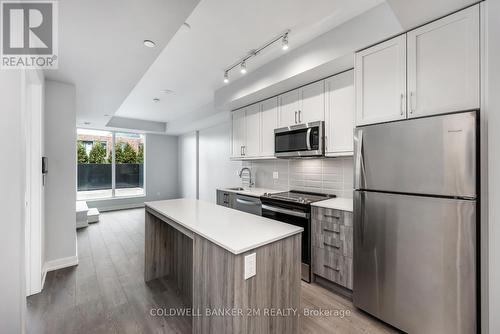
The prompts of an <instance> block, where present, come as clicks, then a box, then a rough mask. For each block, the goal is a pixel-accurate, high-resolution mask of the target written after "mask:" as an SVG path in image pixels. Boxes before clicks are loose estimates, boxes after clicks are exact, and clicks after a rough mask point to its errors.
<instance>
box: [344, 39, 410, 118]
mask: <svg viewBox="0 0 500 334" xmlns="http://www.w3.org/2000/svg"><path fill="white" fill-rule="evenodd" d="M354 71H355V89H356V125H365V124H373V123H381V122H387V121H393V120H398V119H404V118H406V102H405V97H406V35H401V36H398V37H395V38H393V39H390V40H388V41H385V42H383V43H380V44H377V45H375V46H372V47H371V48H368V49H366V50H363V51H360V52H358V53H356V56H355V65H354Z"/></svg>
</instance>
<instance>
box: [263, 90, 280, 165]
mask: <svg viewBox="0 0 500 334" xmlns="http://www.w3.org/2000/svg"><path fill="white" fill-rule="evenodd" d="M261 113H262V114H261V124H260V128H261V130H262V133H261V151H260V156H262V157H273V156H274V129H276V128H278V98H276V97H273V98H271V99H268V100H265V101H263V102H262V103H261Z"/></svg>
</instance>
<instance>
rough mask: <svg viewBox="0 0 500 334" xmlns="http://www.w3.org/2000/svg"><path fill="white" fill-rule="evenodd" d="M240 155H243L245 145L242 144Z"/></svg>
mask: <svg viewBox="0 0 500 334" xmlns="http://www.w3.org/2000/svg"><path fill="white" fill-rule="evenodd" d="M240 155H243V145H242V146H240Z"/></svg>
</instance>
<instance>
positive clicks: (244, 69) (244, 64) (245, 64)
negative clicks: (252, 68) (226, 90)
mask: <svg viewBox="0 0 500 334" xmlns="http://www.w3.org/2000/svg"><path fill="white" fill-rule="evenodd" d="M240 72H241V74H245V73H247V62H246V61H245V60H243V61H242V62H241V69H240Z"/></svg>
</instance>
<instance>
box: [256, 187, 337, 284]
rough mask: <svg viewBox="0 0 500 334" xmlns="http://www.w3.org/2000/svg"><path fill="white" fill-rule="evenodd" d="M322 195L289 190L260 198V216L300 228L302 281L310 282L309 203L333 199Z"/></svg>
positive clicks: (330, 195)
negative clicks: (301, 230) (302, 230)
mask: <svg viewBox="0 0 500 334" xmlns="http://www.w3.org/2000/svg"><path fill="white" fill-rule="evenodd" d="M334 197H336V196H335V195H332V194H322V193H313V192H305V191H298V190H290V191H285V192H281V193H275V194H270V193H266V194H264V195H263V196H261V197H260V200H261V202H262V216H263V217H266V218H270V219H275V220H278V221H281V222H283V223H287V224H291V225H295V226H300V227H302V228H303V229H304V232H302V280H304V281H306V282H311V203H313V202H318V201H323V200H326V199H329V198H334Z"/></svg>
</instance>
